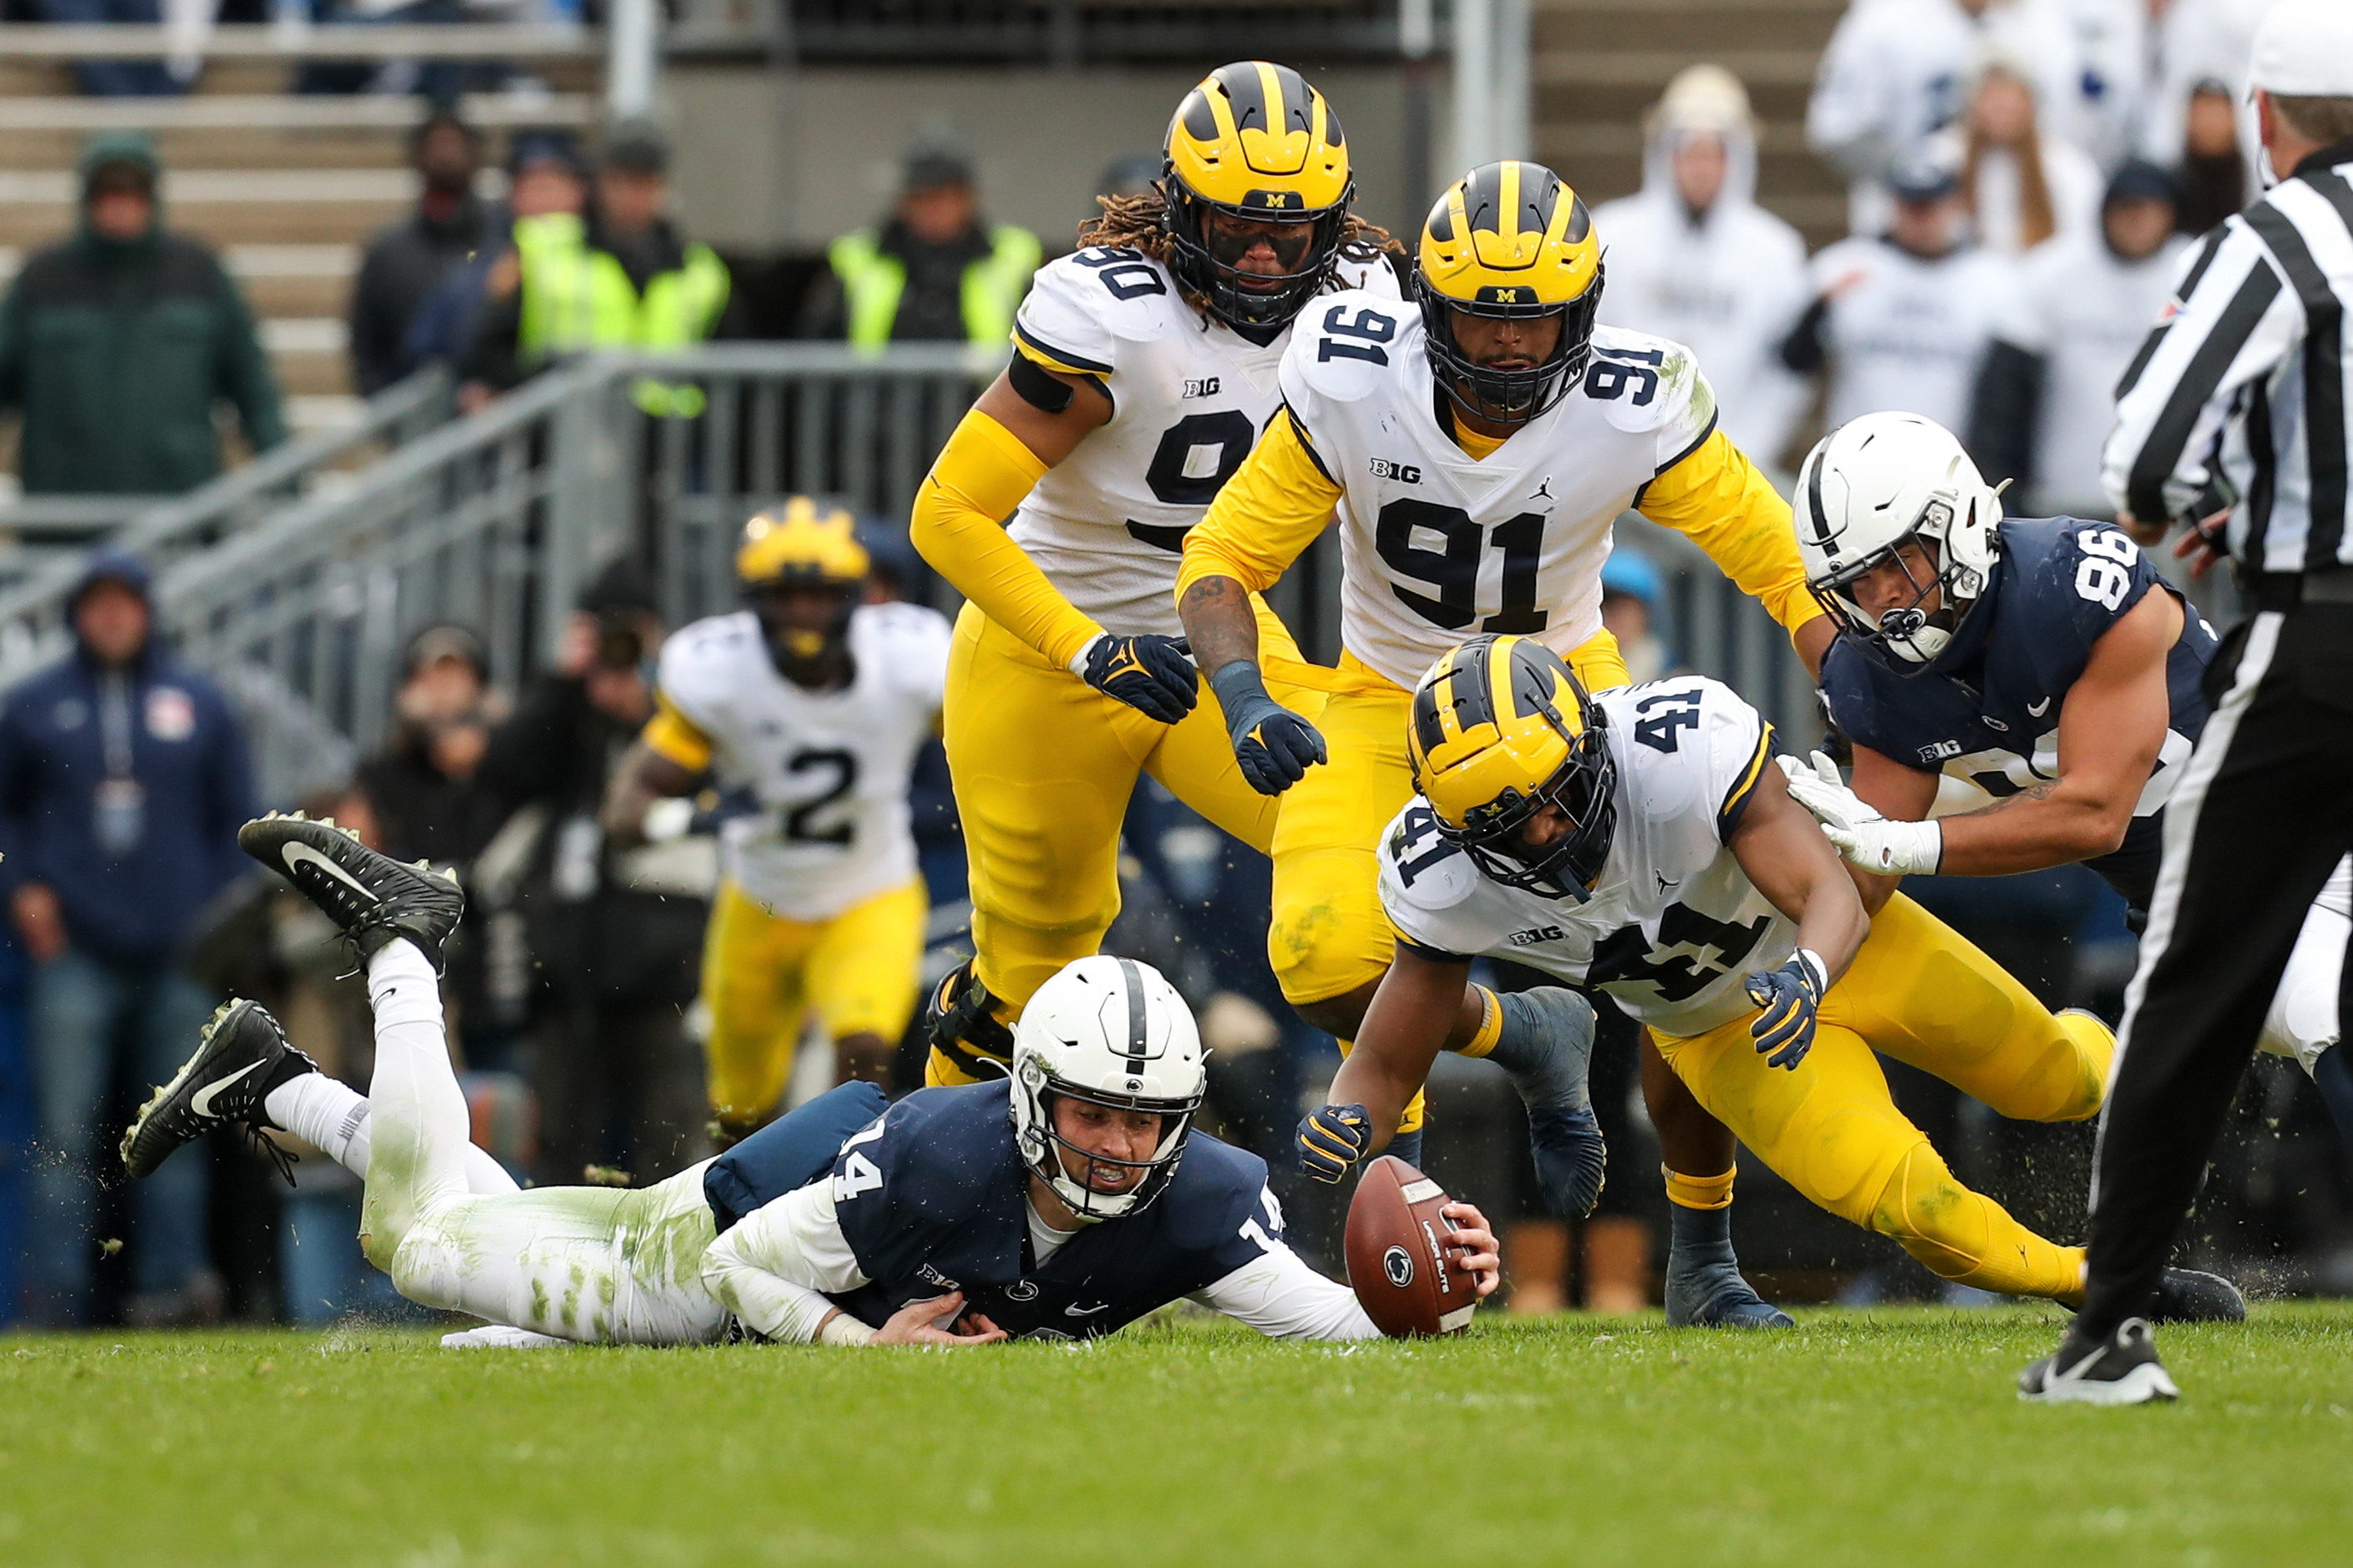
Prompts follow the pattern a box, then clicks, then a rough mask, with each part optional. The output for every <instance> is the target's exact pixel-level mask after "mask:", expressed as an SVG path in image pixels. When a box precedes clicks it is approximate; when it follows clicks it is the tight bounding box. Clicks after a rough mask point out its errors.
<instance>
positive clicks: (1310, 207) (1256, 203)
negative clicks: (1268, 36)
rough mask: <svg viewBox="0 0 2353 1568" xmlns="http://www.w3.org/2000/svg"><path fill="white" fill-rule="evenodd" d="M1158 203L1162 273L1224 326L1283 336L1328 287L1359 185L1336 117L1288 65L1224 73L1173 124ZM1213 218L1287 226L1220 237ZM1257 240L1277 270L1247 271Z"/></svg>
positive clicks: (1193, 95) (1192, 96) (1197, 92)
mask: <svg viewBox="0 0 2353 1568" xmlns="http://www.w3.org/2000/svg"><path fill="white" fill-rule="evenodd" d="M1160 184H1161V193H1162V195H1163V196H1164V197H1165V198H1166V202H1167V211H1168V233H1169V238H1170V240H1171V241H1172V244H1173V248H1174V251H1175V255H1174V256H1173V257H1172V258H1171V259H1170V262H1169V270H1170V271H1172V272H1174V273H1175V274H1176V280H1177V281H1178V282H1179V283H1181V284H1183V285H1184V286H1185V287H1186V288H1187V289H1190V290H1192V291H1193V292H1194V293H1196V294H1198V296H1199V297H1200V298H1201V300H1202V301H1203V302H1204V303H1205V304H1206V305H1207V306H1208V310H1209V313H1210V314H1212V315H1214V316H1216V317H1217V318H1218V319H1219V321H1224V322H1225V323H1226V324H1227V325H1229V326H1236V327H1265V326H1282V325H1283V324H1285V323H1287V322H1288V321H1291V319H1292V318H1293V317H1294V316H1296V315H1298V314H1299V312H1300V310H1302V309H1303V308H1304V307H1305V306H1306V303H1307V301H1308V300H1312V299H1314V297H1315V295H1316V294H1317V293H1318V292H1319V291H1320V290H1322V289H1323V288H1324V285H1325V284H1326V283H1328V282H1330V281H1331V278H1332V268H1333V265H1334V263H1335V262H1336V261H1337V260H1338V259H1339V255H1340V242H1341V240H1342V239H1343V238H1344V237H1345V234H1346V230H1347V225H1348V201H1349V198H1350V197H1351V196H1353V195H1355V194H1356V182H1355V181H1354V180H1353V179H1352V178H1351V177H1350V176H1349V173H1348V146H1347V142H1346V141H1345V138H1344V137H1343V136H1342V135H1341V132H1340V121H1339V117H1338V116H1336V115H1335V114H1334V113H1333V112H1332V106H1331V105H1330V104H1329V103H1327V102H1325V101H1324V95H1323V94H1322V93H1320V92H1318V91H1316V90H1315V89H1314V88H1312V87H1310V86H1308V85H1307V81H1306V79H1305V78H1303V77H1302V76H1301V75H1300V74H1299V73H1298V72H1297V71H1295V70H1293V69H1292V68H1290V67H1289V66H1278V65H1269V64H1268V63H1267V62H1266V61H1264V60H1241V61H1239V62H1237V63H1235V64H1233V65H1229V66H1220V67H1219V68H1218V69H1216V70H1214V71H1212V72H1210V73H1209V75H1208V77H1207V78H1205V79H1203V80H1202V82H1201V84H1200V85H1199V86H1198V87H1197V88H1195V89H1193V90H1192V91H1191V92H1189V93H1187V94H1186V95H1185V101H1184V102H1182V103H1180V104H1178V105H1177V106H1176V118H1174V119H1173V120H1171V121H1169V122H1168V141H1167V144H1166V162H1165V163H1164V166H1163V170H1162V174H1161V181H1160ZM1213 215H1223V216H1226V217H1229V218H1240V219H1245V220H1248V221H1249V222H1251V223H1254V224H1266V223H1273V224H1282V225H1285V226H1287V229H1286V232H1285V233H1284V235H1283V236H1282V237H1275V236H1273V235H1270V234H1267V233H1265V232H1264V231H1260V232H1255V233H1242V234H1227V233H1221V232H1220V231H1219V227H1218V226H1217V225H1216V224H1215V223H1214V222H1213V221H1212V217H1213ZM1261 240H1265V241H1266V242H1267V243H1269V244H1271V246H1272V247H1273V248H1274V252H1275V255H1276V258H1277V259H1278V261H1279V263H1280V265H1281V266H1282V271H1281V272H1280V273H1276V274H1259V273H1252V272H1247V271H1244V270H1243V269H1242V268H1241V267H1240V262H1241V260H1242V258H1243V257H1244V256H1245V255H1246V254H1247V253H1248V252H1249V251H1250V249H1251V248H1252V247H1255V246H1256V245H1257V244H1258V243H1259V242H1260V241H1261Z"/></svg>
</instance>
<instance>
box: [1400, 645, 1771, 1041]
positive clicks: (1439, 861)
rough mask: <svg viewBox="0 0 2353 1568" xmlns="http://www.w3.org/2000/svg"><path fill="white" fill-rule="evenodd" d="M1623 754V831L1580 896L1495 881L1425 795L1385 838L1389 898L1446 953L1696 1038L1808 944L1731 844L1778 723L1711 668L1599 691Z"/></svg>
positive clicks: (1431, 947)
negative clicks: (1442, 831)
mask: <svg viewBox="0 0 2353 1568" xmlns="http://www.w3.org/2000/svg"><path fill="white" fill-rule="evenodd" d="M1597 701H1598V703H1599V707H1600V708H1601V710H1602V711H1603V712H1604V713H1605V714H1607V715H1608V716H1609V751H1610V754H1611V755H1612V756H1613V757H1615V758H1616V759H1617V763H1618V828H1617V832H1616V834H1615V836H1614V837H1612V838H1611V840H1610V843H1609V858H1608V859H1607V860H1605V861H1604V862H1603V865H1602V870H1601V876H1600V878H1599V879H1598V880H1597V881H1596V882H1595V883H1594V886H1593V894H1592V896H1591V897H1590V898H1588V900H1585V901H1584V902H1583V903H1578V902H1577V900H1573V899H1548V898H1546V897H1545V896H1543V895H1542V894H1540V893H1529V892H1522V891H1520V890H1519V889H1514V888H1507V887H1504V885H1503V884H1502V883H1500V882H1494V881H1490V880H1489V879H1487V878H1486V877H1484V876H1483V875H1482V874H1481V873H1480V870H1479V868H1478V867H1476V866H1475V865H1473V864H1472V861H1471V858H1470V857H1469V856H1467V855H1465V854H1463V853H1462V852H1461V850H1459V849H1456V848H1453V847H1451V846H1449V845H1448V844H1447V843H1446V842H1445V840H1443V839H1441V838H1440V837H1439V836H1438V819H1437V817H1436V816H1433V815H1432V814H1431V812H1430V803H1429V802H1428V801H1426V800H1422V799H1420V798H1419V797H1416V798H1415V799H1414V800H1413V801H1412V803H1411V804H1409V805H1407V807H1406V808H1405V810H1403V811H1402V812H1400V813H1398V816H1397V818H1396V820H1395V821H1393V822H1391V823H1390V824H1389V826H1388V832H1386V833H1385V834H1383V835H1382V837H1381V847H1380V862H1381V903H1382V906H1383V907H1384V908H1385V909H1387V910H1388V916H1389V920H1390V921H1391V922H1392V923H1393V924H1395V925H1396V927H1397V929H1398V936H1399V937H1401V938H1402V939H1403V940H1404V941H1406V942H1409V943H1411V944H1412V945H1414V946H1416V947H1419V948H1422V949H1425V950H1427V951H1429V952H1432V953H1433V954H1438V955H1445V956H1451V957H1455V958H1463V959H1469V958H1475V957H1479V956H1481V955H1482V954H1483V955H1485V956H1487V957H1490V958H1507V959H1510V960H1511V961H1512V962H1513V963H1525V964H1526V965H1528V966H1529V967H1530V968H1533V969H1541V970H1543V971H1544V972H1545V973H1547V974H1550V975H1554V976H1556V977H1557V978H1559V979H1562V980H1566V981H1567V982H1568V983H1569V984H1572V985H1592V986H1596V987H1599V989H1601V990H1604V991H1607V992H1608V993H1609V994H1610V995H1611V996H1612V997H1613V998H1615V999H1616V1001H1617V1003H1618V1005H1619V1006H1620V1007H1621V1008H1623V1009H1625V1011H1626V1014H1627V1016H1630V1017H1632V1018H1635V1019H1638V1020H1640V1021H1641V1022H1642V1023H1645V1024H1649V1025H1651V1026H1654V1027H1656V1028H1658V1029H1659V1030H1661V1031H1662V1032H1663V1033H1666V1034H1670V1035H1675V1036H1680V1037H1690V1036H1693V1035H1697V1034H1702V1033H1704V1032H1705V1031H1707V1030H1709V1029H1712V1028H1715V1026H1717V1025H1719V1024H1722V1023H1725V1022H1727V1021H1729V1020H1731V1019H1734V1018H1737V1017H1740V1016H1743V1015H1744V1014H1747V1013H1752V1012H1755V1011H1756V1007H1757V1005H1756V1004H1755V1003H1754V1002H1751V1001H1750V1000H1749V999H1748V993H1747V991H1746V988H1745V987H1744V986H1743V985H1742V984H1741V982H1742V981H1743V980H1744V979H1745V978H1746V977H1747V976H1748V975H1750V974H1754V973H1757V971H1758V970H1769V969H1778V968H1779V967H1780V966H1781V965H1782V964H1784V963H1788V959H1789V955H1790V954H1791V953H1792V952H1796V951H1797V945H1798V927H1797V922H1795V921H1791V920H1790V919H1789V918H1788V916H1786V915H1784V914H1782V913H1781V911H1780V910H1777V909H1775V908H1774V907H1773V906H1772V904H1770V903H1769V902H1767V900H1766V898H1765V895H1764V894H1762V893H1760V892H1758V891H1757V889H1756V888H1755V886H1753V885H1752V884H1751V883H1750V882H1749V880H1748V876H1747V873H1746V872H1744V871H1743V870H1741V868H1740V862H1739V861H1738V860H1736V859H1735V858H1733V854H1732V851H1731V850H1730V849H1729V848H1727V847H1725V836H1726V835H1727V834H1729V833H1730V832H1731V831H1732V829H1733V827H1734V826H1736V825H1737V823H1738V821H1739V816H1740V813H1741V812H1742V811H1744V810H1746V807H1747V804H1748V800H1749V796H1750V793H1751V792H1752V791H1753V790H1754V789H1755V788H1756V786H1757V779H1758V778H1759V776H1761V773H1762V772H1763V770H1764V769H1766V768H1768V767H1771V766H1772V765H1773V760H1772V742H1773V731H1772V727H1771V726H1770V725H1768V724H1767V723H1766V722H1765V721H1764V720H1763V719H1762V718H1760V717H1758V715H1757V710H1755V709H1753V708H1751V707H1749V706H1748V704H1746V702H1743V701H1742V700H1740V699H1739V698H1738V697H1736V696H1735V695H1734V694H1733V692H1732V689H1731V688H1729V687H1727V686H1725V685H1723V684H1721V683H1720V682H1717V681H1714V680H1710V679H1706V678H1704V677H1703V676H1695V675H1692V676H1678V677H1676V678H1674V679H1670V680H1654V681H1651V682H1650V683H1649V684H1647V685H1643V686H1626V687H1620V688H1619V689H1617V690H1615V691H1612V692H1610V693H1609V694H1608V695H1606V696H1604V697H1601V698H1599V699H1597Z"/></svg>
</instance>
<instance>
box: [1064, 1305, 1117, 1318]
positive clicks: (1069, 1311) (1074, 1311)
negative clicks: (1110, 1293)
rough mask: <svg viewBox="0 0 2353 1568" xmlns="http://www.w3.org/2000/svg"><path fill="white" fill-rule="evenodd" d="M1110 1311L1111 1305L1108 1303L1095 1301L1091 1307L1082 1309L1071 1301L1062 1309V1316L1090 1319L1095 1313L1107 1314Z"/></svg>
mask: <svg viewBox="0 0 2353 1568" xmlns="http://www.w3.org/2000/svg"><path fill="white" fill-rule="evenodd" d="M1110 1310H1111V1303H1110V1302H1109V1301H1097V1302H1096V1303H1095V1304H1094V1305H1093V1306H1092V1307H1082V1306H1080V1305H1079V1304H1078V1303H1077V1302H1076V1301H1073V1302H1071V1304H1070V1305H1069V1306H1067V1307H1065V1308H1063V1309H1062V1315H1063V1316H1064V1317H1066V1318H1092V1317H1093V1316H1094V1315H1095V1314H1096V1313H1097V1312H1108V1311H1110Z"/></svg>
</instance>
